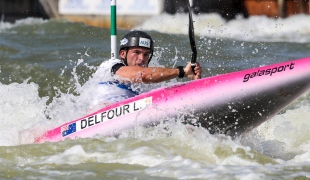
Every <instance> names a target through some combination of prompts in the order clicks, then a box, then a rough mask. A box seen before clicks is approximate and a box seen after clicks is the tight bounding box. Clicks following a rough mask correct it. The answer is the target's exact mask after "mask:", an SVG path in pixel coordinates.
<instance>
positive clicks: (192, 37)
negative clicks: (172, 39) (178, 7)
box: [187, 0, 197, 74]
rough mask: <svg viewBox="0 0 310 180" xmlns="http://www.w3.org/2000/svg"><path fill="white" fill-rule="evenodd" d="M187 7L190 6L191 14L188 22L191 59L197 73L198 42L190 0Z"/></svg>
mask: <svg viewBox="0 0 310 180" xmlns="http://www.w3.org/2000/svg"><path fill="white" fill-rule="evenodd" d="M187 8H188V16H189V24H188V36H189V41H190V44H191V49H192V59H191V64H192V70H193V72H194V74H195V71H194V69H195V67H196V59H197V49H196V43H195V33H194V24H193V17H192V11H191V7H190V4H189V0H188V1H187Z"/></svg>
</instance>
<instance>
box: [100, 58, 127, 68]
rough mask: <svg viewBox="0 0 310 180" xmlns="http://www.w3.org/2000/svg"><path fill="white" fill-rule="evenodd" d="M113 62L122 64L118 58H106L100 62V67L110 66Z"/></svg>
mask: <svg viewBox="0 0 310 180" xmlns="http://www.w3.org/2000/svg"><path fill="white" fill-rule="evenodd" d="M115 64H123V61H122V60H120V59H108V60H105V61H103V62H102V63H101V65H100V67H112V66H114V65H115Z"/></svg>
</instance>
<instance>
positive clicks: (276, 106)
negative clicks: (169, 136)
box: [35, 57, 310, 143]
mask: <svg viewBox="0 0 310 180" xmlns="http://www.w3.org/2000/svg"><path fill="white" fill-rule="evenodd" d="M308 90H310V57H308V58H303V59H298V60H292V61H288V62H282V63H278V64H273V65H269V66H264V67H259V68H253V69H247V70H242V71H238V72H233V73H228V74H223V75H218V76H213V77H208V78H203V79H199V80H195V81H190V82H186V83H182V84H177V85H174V86H171V87H164V88H159V89H156V90H153V91H150V92H147V93H144V94H141V95H138V96H135V97H133V98H129V99H126V100H124V101H121V102H118V103H115V104H113V105H110V106H107V107H104V108H102V109H100V110H98V111H96V112H94V113H91V114H89V115H86V116H85V117H81V118H79V119H77V120H73V121H69V122H68V123H65V124H63V125H61V126H59V127H56V128H53V129H51V130H49V131H47V132H45V133H44V134H42V135H41V136H40V137H38V138H37V139H36V140H35V142H36V143H42V142H45V141H51V142H56V141H60V140H64V139H66V138H72V139H73V138H75V137H81V138H85V137H92V136H94V135H96V134H100V135H106V136H111V135H116V134H119V133H121V132H122V131H124V130H128V129H132V128H133V127H135V126H137V125H143V126H148V125H155V124H157V123H159V122H161V121H166V120H176V119H178V117H179V118H180V117H183V119H182V121H183V123H188V124H192V125H197V126H202V127H204V128H206V129H208V130H209V131H210V132H211V133H223V134H226V135H230V136H238V135H240V134H242V133H244V132H247V131H249V130H251V129H253V128H255V127H257V126H259V125H260V124H261V123H263V122H265V121H267V120H268V119H270V118H271V117H273V116H274V115H276V114H277V113H278V112H280V111H281V110H282V109H283V108H285V107H286V106H287V105H289V104H290V103H291V102H293V101H294V100H296V99H297V98H298V97H300V96H301V95H302V94H303V93H305V92H307V91H308ZM193 117H194V118H193Z"/></svg>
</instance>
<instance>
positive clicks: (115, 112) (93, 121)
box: [61, 97, 152, 137]
mask: <svg viewBox="0 0 310 180" xmlns="http://www.w3.org/2000/svg"><path fill="white" fill-rule="evenodd" d="M151 104H152V97H147V98H144V99H140V100H137V101H134V102H131V103H129V104H124V105H121V106H118V107H115V108H112V109H110V110H107V111H104V112H100V113H98V114H94V115H92V116H88V117H87V118H84V119H82V120H78V121H76V122H74V123H72V124H68V125H64V126H62V127H61V135H62V137H65V136H68V135H69V134H72V133H75V132H78V131H81V130H84V129H87V128H89V127H91V126H94V125H97V124H100V123H102V122H106V121H109V120H112V119H115V118H118V117H121V116H124V115H127V114H131V113H134V112H137V111H141V110H143V109H145V108H147V107H149V106H150V105H151Z"/></svg>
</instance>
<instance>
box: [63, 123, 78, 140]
mask: <svg viewBox="0 0 310 180" xmlns="http://www.w3.org/2000/svg"><path fill="white" fill-rule="evenodd" d="M74 132H76V123H72V124H68V125H65V126H62V127H61V135H62V137H65V136H68V135H69V134H72V133H74Z"/></svg>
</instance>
